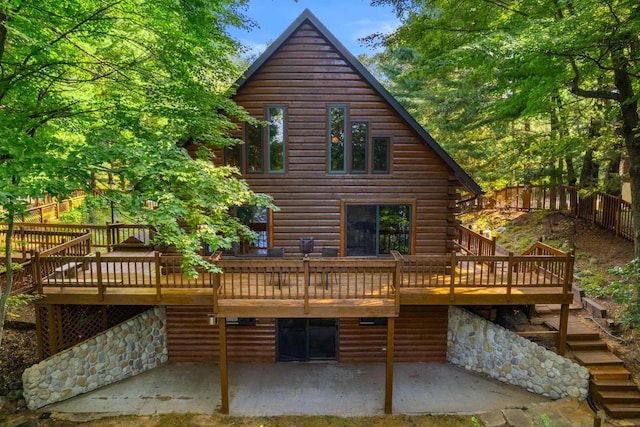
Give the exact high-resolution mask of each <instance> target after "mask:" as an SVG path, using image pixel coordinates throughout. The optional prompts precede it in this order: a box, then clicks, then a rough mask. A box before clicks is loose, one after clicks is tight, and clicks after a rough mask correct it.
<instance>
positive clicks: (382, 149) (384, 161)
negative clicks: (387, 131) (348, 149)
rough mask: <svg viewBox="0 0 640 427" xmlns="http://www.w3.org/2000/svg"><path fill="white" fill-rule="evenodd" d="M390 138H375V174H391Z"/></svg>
mask: <svg viewBox="0 0 640 427" xmlns="http://www.w3.org/2000/svg"><path fill="white" fill-rule="evenodd" d="M390 145H391V143H390V141H389V138H388V137H387V138H379V137H378V138H373V173H388V172H389V146H390Z"/></svg>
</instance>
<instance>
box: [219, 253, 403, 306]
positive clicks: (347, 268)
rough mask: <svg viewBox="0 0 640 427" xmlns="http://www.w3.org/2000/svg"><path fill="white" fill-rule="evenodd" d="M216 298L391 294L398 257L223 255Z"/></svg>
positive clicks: (302, 297)
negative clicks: (256, 256) (244, 256)
mask: <svg viewBox="0 0 640 427" xmlns="http://www.w3.org/2000/svg"><path fill="white" fill-rule="evenodd" d="M216 265H217V266H218V267H220V268H221V269H222V270H223V271H224V273H222V274H221V275H220V292H219V296H220V298H222V299H224V298H230V299H243V298H246V299H255V298H268V299H306V298H312V299H325V298H331V299H352V298H353V299H363V298H365V299H366V298H393V295H394V293H395V280H396V276H395V273H396V270H397V263H396V261H395V260H393V259H389V258H386V259H375V258H300V259H286V258H283V259H244V260H241V259H237V260H225V259H221V260H219V261H217V262H216Z"/></svg>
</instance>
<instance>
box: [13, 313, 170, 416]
mask: <svg viewBox="0 0 640 427" xmlns="http://www.w3.org/2000/svg"><path fill="white" fill-rule="evenodd" d="M166 323H167V322H166V313H165V309H164V307H155V308H153V309H151V310H149V311H146V312H144V313H142V314H140V315H138V316H136V317H134V318H132V319H129V320H127V321H126V322H123V323H121V324H119V325H117V326H114V327H113V328H111V329H109V330H107V331H106V332H103V333H102V334H100V335H98V336H95V337H93V338H91V339H89V340H87V341H85V342H83V343H81V344H79V345H76V346H74V347H72V348H70V349H67V350H65V351H63V352H61V353H58V354H56V355H54V356H52V357H50V358H48V359H45V360H43V361H42V362H40V363H38V364H36V365H33V366H32V367H30V368H28V369H26V370H25V371H24V373H23V374H22V382H23V384H24V385H23V388H24V398H25V400H26V402H27V406H28V407H29V408H30V409H37V408H41V407H43V406H45V405H49V404H51V403H55V402H59V401H61V400H65V399H68V398H70V397H73V396H77V395H79V394H82V393H86V392H88V391H91V390H94V389H96V388H99V387H102V386H105V385H108V384H111V383H114V382H116V381H120V380H123V379H125V378H128V377H131V376H133V375H137V374H139V373H141V372H144V371H146V370H149V369H152V368H155V367H157V366H159V365H161V364H164V363H166V362H167V360H168V353H167V338H166Z"/></svg>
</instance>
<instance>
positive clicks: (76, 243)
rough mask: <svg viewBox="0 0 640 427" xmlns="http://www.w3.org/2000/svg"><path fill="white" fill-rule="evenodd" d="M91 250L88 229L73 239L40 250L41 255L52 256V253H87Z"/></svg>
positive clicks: (78, 254)
mask: <svg viewBox="0 0 640 427" xmlns="http://www.w3.org/2000/svg"><path fill="white" fill-rule="evenodd" d="M90 252H91V233H89V232H88V231H87V232H86V233H85V234H82V235H80V236H79V237H76V238H75V239H73V240H70V241H68V242H65V243H62V244H60V245H57V246H55V247H53V248H51V249H47V250H45V251H41V252H40V256H41V257H47V256H54V255H60V254H62V255H77V256H83V255H88V254H89V253H90Z"/></svg>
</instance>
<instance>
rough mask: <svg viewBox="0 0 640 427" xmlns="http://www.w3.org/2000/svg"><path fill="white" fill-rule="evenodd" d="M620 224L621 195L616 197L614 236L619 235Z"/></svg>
mask: <svg viewBox="0 0 640 427" xmlns="http://www.w3.org/2000/svg"><path fill="white" fill-rule="evenodd" d="M621 226H622V195H620V196H618V197H616V226H615V228H616V237H619V236H620V227H621Z"/></svg>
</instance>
